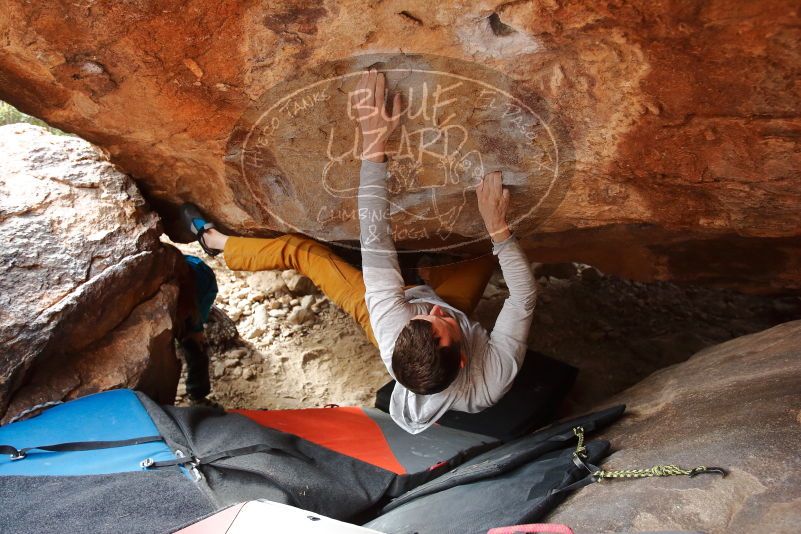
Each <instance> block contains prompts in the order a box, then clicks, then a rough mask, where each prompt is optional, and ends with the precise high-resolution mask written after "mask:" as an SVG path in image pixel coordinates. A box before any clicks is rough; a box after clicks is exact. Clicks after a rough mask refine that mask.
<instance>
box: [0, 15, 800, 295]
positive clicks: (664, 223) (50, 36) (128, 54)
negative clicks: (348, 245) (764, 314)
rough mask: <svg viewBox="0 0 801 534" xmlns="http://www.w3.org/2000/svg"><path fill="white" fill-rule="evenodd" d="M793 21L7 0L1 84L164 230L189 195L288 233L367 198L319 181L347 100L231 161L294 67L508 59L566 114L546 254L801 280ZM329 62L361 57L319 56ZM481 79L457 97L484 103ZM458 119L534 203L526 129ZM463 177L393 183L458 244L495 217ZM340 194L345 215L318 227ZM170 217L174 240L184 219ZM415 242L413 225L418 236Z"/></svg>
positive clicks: (554, 115) (292, 121) (532, 240)
mask: <svg viewBox="0 0 801 534" xmlns="http://www.w3.org/2000/svg"><path fill="white" fill-rule="evenodd" d="M799 17H801V13H799V10H798V6H797V3H796V2H793V1H791V0H771V1H768V2H756V3H755V2H752V1H748V0H737V1H734V2H732V1H722V0H721V1H712V2H707V1H701V0H690V1H689V2H675V1H667V2H647V1H644V0H638V1H631V2H620V1H613V2H600V3H599V2H585V1H579V0H568V1H565V2H555V1H543V2H536V1H522V2H517V1H515V2H506V1H501V0H482V1H479V2H451V3H441V2H425V1H420V0H408V1H391V2H389V1H388V2H377V3H367V4H365V2H363V1H356V0H348V1H344V2H332V1H329V2H324V3H320V4H309V3H308V2H301V1H300V0H290V1H281V2H262V1H251V2H239V3H237V2H223V3H219V2H211V1H209V0H191V1H189V2H177V1H172V0H170V1H166V2H144V3H142V2H139V3H126V4H120V3H117V2H112V1H97V2H67V1H56V2H48V3H45V4H42V3H37V2H22V1H20V0H11V1H9V2H6V3H5V5H4V14H3V17H2V18H0V36H2V37H3V39H2V40H0V98H3V99H5V100H8V101H10V102H11V103H12V104H14V105H16V106H18V107H19V108H20V109H22V110H23V111H25V112H27V113H31V114H33V115H36V116H38V117H41V118H44V119H46V120H47V121H48V122H50V123H52V124H54V125H56V126H58V127H60V128H63V129H65V130H68V131H71V132H76V133H78V134H80V135H81V136H83V137H85V138H86V139H89V140H90V141H92V142H94V143H96V144H98V145H100V146H102V147H104V148H105V149H106V150H107V151H108V152H109V154H110V155H111V158H112V161H114V162H116V163H118V164H120V165H121V166H122V167H123V168H125V169H126V170H127V171H128V172H130V173H131V174H132V175H133V176H135V177H136V178H137V181H138V183H139V184H140V185H141V186H142V187H143V190H144V191H145V193H146V195H147V196H148V197H149V198H151V199H153V201H154V204H155V205H156V207H157V209H158V210H159V211H160V212H161V213H163V214H164V215H165V216H166V217H167V219H168V222H170V219H171V220H173V221H174V220H175V217H174V215H175V211H174V208H175V207H176V206H177V205H178V204H179V203H180V202H181V201H184V200H193V201H195V202H197V203H199V204H201V205H202V206H203V207H204V208H205V209H207V210H208V211H209V212H210V213H211V214H212V215H213V217H214V218H215V219H217V220H218V221H220V222H221V223H222V224H223V225H224V226H227V227H228V228H229V229H231V230H233V231H236V232H238V233H244V234H259V233H265V232H267V231H270V230H287V229H288V228H287V226H294V227H295V228H299V229H301V230H304V231H307V233H310V234H311V235H314V236H315V237H318V238H321V239H332V238H335V239H342V240H345V241H347V240H352V239H354V238H355V234H354V228H355V224H354V221H353V213H352V205H353V204H352V202H353V201H352V198H351V199H349V200H348V198H345V199H343V198H336V199H334V201H331V200H330V199H328V198H327V197H325V196H324V195H325V192H326V191H328V190H327V189H326V187H333V188H334V189H337V186H343V185H347V184H343V183H340V182H341V180H340V181H337V180H334V181H333V182H328V183H326V182H325V180H323V181H322V182H321V173H320V170H321V164H322V163H323V161H322V160H321V159H320V158H321V154H325V153H326V150H327V148H331V146H333V147H334V148H336V149H337V150H338V153H342V150H340V149H342V148H343V147H344V146H345V145H346V144H347V143H346V141H347V139H349V137H348V135H346V133H342V134H341V135H339V134H337V135H338V136H335V138H334V141H335V142H334V143H333V144H332V145H328V144H327V143H326V140H327V137H326V134H328V133H330V131H332V127H331V125H334V126H337V127H340V126H343V125H344V126H347V125H348V119H347V117H346V116H345V106H344V105H343V104H342V103H341V101H342V97H341V96H340V95H341V94H344V93H339V92H337V91H334V90H332V91H331V92H330V93H326V94H328V95H333V96H332V98H331V99H326V98H325V94H323V93H322V92H321V93H320V94H317V95H315V94H312V93H307V94H304V95H303V96H304V97H303V98H300V99H297V100H295V101H294V102H293V103H292V106H291V107H289V108H283V111H284V112H286V113H284V115H283V116H284V117H285V118H287V119H288V120H287V121H286V122H283V123H281V135H280V136H278V137H275V138H274V139H275V140H276V143H277V144H273V145H270V144H269V143H267V145H265V146H266V147H267V148H265V149H264V150H262V151H261V152H258V151H257V152H252V151H251V152H248V154H250V155H251V156H253V157H252V161H250V163H251V164H252V166H253V167H255V170H256V171H257V172H255V174H254V175H248V173H246V172H240V171H238V170H236V168H235V167H236V166H235V165H232V162H235V160H236V158H237V157H238V156H241V155H242V154H244V153H245V152H247V151H245V150H243V149H242V147H243V146H244V145H243V144H242V143H244V141H243V139H239V138H237V135H239V134H242V133H243V132H248V131H251V130H252V128H250V127H251V126H252V125H256V124H257V123H258V122H259V117H261V113H262V111H264V110H265V106H267V105H268V104H269V103H270V98H271V96H270V95H271V94H274V93H275V94H278V95H280V96H282V97H283V96H285V95H288V94H289V92H288V91H286V89H288V88H289V87H291V84H292V82H289V85H282V84H285V83H286V81H287V80H293V79H301V80H306V81H309V80H313V79H315V76H322V75H326V76H327V75H330V74H331V72H332V71H331V69H334V70H336V69H337V68H339V69H340V70H339V71H337V72H339V73H341V72H343V70H342V69H344V71H347V70H348V69H349V68H350V69H352V68H355V67H361V66H365V65H364V64H363V63H365V62H368V63H369V60H364V61H361V60H355V59H354V60H347V58H352V57H354V56H356V55H359V54H376V53H384V54H392V55H394V57H395V59H394V60H397V61H407V60H408V61H412V60H411V59H408V58H409V57H411V56H406V55H404V54H435V55H437V56H440V57H448V58H453V60H454V61H467V62H469V63H470V65H471V67H469V68H468V70H469V71H470V72H472V70H470V69H478V70H479V71H480V70H481V69H489V68H491V69H495V71H496V72H498V73H500V74H499V77H500V79H501V81H499V82H497V83H495V82H493V83H495V86H498V85H500V86H502V88H508V89H509V90H510V91H511V93H512V94H513V95H515V96H517V97H519V98H520V99H522V100H523V101H525V102H528V103H531V102H539V103H543V106H544V109H546V110H549V111H548V112H547V113H546V114H545V116H544V117H543V118H544V121H542V122H543V123H545V124H552V125H557V124H558V125H560V128H558V129H557V130H558V132H557V136H556V137H557V141H558V143H557V144H558V145H560V148H566V149H567V150H566V154H563V155H566V156H567V159H566V160H565V163H566V166H565V168H567V169H569V170H570V172H568V173H565V174H564V175H561V177H560V181H559V185H560V187H562V188H563V189H562V190H561V191H560V194H559V199H558V202H556V203H551V204H550V205H548V206H547V208H548V209H547V210H546V211H545V212H544V213H541V214H539V215H538V216H534V217H531V218H529V219H526V220H522V221H521V222H520V224H519V225H518V229H519V231H520V233H521V235H525V236H526V239H525V243H526V246H527V247H528V249H529V250H530V251H531V253H532V257H533V258H534V257H536V258H537V260H538V261H549V262H554V261H565V260H570V261H582V262H584V263H588V264H592V265H596V266H598V267H599V268H601V269H602V270H603V271H604V272H608V273H613V274H618V275H622V276H625V277H630V278H635V279H643V280H644V279H671V280H677V281H692V282H696V283H707V284H716V285H722V286H730V287H732V286H736V287H739V288H743V289H751V290H759V291H779V290H782V289H787V288H792V289H795V290H798V289H799V288H801V274H799V273H801V268H800V267H801V210H799V209H798V205H799V199H800V198H801V180H799V169H801V160H800V159H799V158H801V150H799V139H801V137H800V136H799V131H801V119H799V115H798V110H799V109H801V84H799V83H798V80H799V79H801V72H800V71H799V69H801V52H800V51H799V47H798V43H799V42H801V30H799V27H801V25H799ZM330 58H346V59H345V60H343V61H341V62H340V63H336V64H334V67H330V65H329V67H328V68H321V67H318V65H321V64H323V63H325V62H326V61H328V60H329V59H330ZM394 60H393V61H394ZM391 62H392V61H388V62H385V63H391ZM452 70H453V69H452ZM456 70H459V71H460V72H461V69H460V68H457V69H456ZM504 80H505V81H504ZM432 81H435V80H433V78H432ZM496 81H497V80H496ZM407 82H408V83H411V82H410V81H408V80H407ZM407 82H402V81H398V83H399V84H400V87H401V88H404V87H405V86H404V85H403V83H407ZM304 83H305V82H304ZM393 83H394V82H393ZM408 83H407V85H408ZM346 85H347V84H345V86H343V87H344V90H347V88H348V87H347V86H346ZM343 87H339V86H337V87H335V89H340V90H343ZM432 87H433V86H432ZM472 87H473V88H472V89H469V88H467V89H465V88H462V89H459V91H464V93H459V95H460V97H462V98H463V99H464V98H467V99H470V100H471V102H475V103H479V102H481V101H482V100H481V98H480V96H481V94H480V92H481V91H480V89H478V88H477V86H476V85H475V84H474V85H473V86H472ZM406 88H408V87H406ZM418 88H419V85H418ZM271 91H272V92H271ZM457 92H458V91H457ZM432 94H433V93H430V94H429V96H431V98H433V96H432ZM418 95H419V93H418ZM407 96H408V95H407ZM318 97H319V98H318ZM334 97H335V98H334ZM265 98H266V100H265ZM451 107H454V106H451ZM477 107H478V105H477ZM314 110H325V114H323V115H320V114H315V112H314ZM461 111H464V110H463V109H459V110H457V111H456V112H457V115H456V117H457V118H458V119H459V121H463V122H462V123H461V125H462V126H464V127H465V128H466V131H468V132H482V133H485V134H487V135H483V136H479V137H478V138H477V139H474V140H473V141H472V142H471V143H472V144H471V143H468V144H467V145H464V147H463V148H464V150H468V149H472V148H477V150H478V152H479V153H481V154H482V155H484V156H486V157H487V158H488V159H487V160H486V161H487V162H488V163H487V164H488V165H500V166H503V167H504V168H510V169H512V170H513V171H514V172H513V173H512V176H510V180H511V181H510V185H513V186H515V187H516V188H517V189H516V190H517V191H518V192H519V191H525V194H518V195H517V196H515V197H514V198H515V202H516V203H517V204H515V205H514V206H513V207H514V209H515V210H517V212H520V210H523V209H524V208H525V207H527V206H531V205H532V204H534V203H535V202H536V201H537V200H538V198H539V197H540V196H541V195H542V191H538V190H537V188H536V187H534V186H532V176H539V175H538V174H537V172H536V171H537V170H538V169H539V170H541V166H539V165H538V163H537V162H538V161H539V162H540V163H541V161H540V160H537V159H536V158H534V159H531V158H529V159H527V157H528V156H527V155H526V153H522V152H521V151H520V145H519V144H518V143H516V142H515V140H516V139H517V138H516V137H515V135H517V134H514V133H513V132H512V129H511V128H505V127H503V126H504V124H506V125H507V126H514V124H512V123H511V122H509V123H504V122H503V121H504V120H506V119H508V117H505V118H503V117H502V118H500V119H499V123H498V124H499V127H498V128H497V129H498V131H500V132H502V133H499V134H498V135H497V136H494V135H491V134H489V133H487V132H491V130H490V128H489V127H487V123H486V122H484V123H482V122H481V121H482V120H484V119H486V117H483V119H482V116H481V113H478V114H476V116H475V117H472V116H462V115H459V112H461ZM524 115H526V113H524ZM529 115H530V114H529ZM529 115H526V117H528V118H529V119H530V118H531V117H529ZM321 117H322V118H321ZM325 117H328V118H329V121H328V123H330V124H328V123H327V124H323V123H322V122H320V121H321V120H322V119H324V118H325ZM443 117H445V115H444V114H443ZM521 124H522V123H521ZM287 125H288V126H287ZM310 125H313V126H314V127H313V128H312V127H311V126H310ZM451 125H452V123H451ZM284 126H287V127H286V128H285V127H284ZM435 126H436V127H439V126H443V128H444V127H447V126H448V125H447V121H443V122H442V123H439V124H437V125H435ZM345 130H347V128H345ZM235 133H236V134H237V135H233V137H232V134H235ZM518 133H519V132H518ZM351 134H352V132H351ZM543 138H544V137H543ZM273 146H277V147H280V150H271V149H270V147H273ZM415 146H416V147H417V148H419V147H420V146H421V143H417V145H415ZM468 152H469V150H468ZM538 154H540V155H542V156H543V157H551V156H553V153H552V152H549V150H544V152H542V153H538ZM428 155H430V154H428ZM462 155H463V154H462V153H459V154H458V156H462ZM464 155H466V154H464ZM457 159H458V158H457ZM226 161H227V162H228V165H226ZM460 161H471V160H470V159H469V158H467V159H464V160H460ZM338 163H343V164H344V165H346V167H345V168H347V169H352V168H354V166H355V161H354V159H353V158H350V159H348V160H347V161H345V160H343V161H338ZM450 163H452V162H449V164H450ZM422 165H423V168H425V169H430V168H432V167H435V166H436V165H434V164H433V163H431V162H430V161H429V162H427V161H423V162H422ZM347 166H350V167H347ZM232 169H233V170H232ZM326 169H328V167H326ZM460 169H461V170H464V169H465V168H464V167H460ZM457 171H459V169H457ZM527 173H528V174H527ZM326 176H327V175H325V174H323V177H324V178H325V177H326ZM455 176H456V177H455V178H454V179H455V180H456V182H458V184H456V182H454V184H456V185H454V184H451V183H450V182H448V183H447V184H446V185H448V184H450V185H454V187H456V191H455V192H454V191H453V190H448V191H450V192H449V193H448V194H445V195H442V196H441V198H440V200H441V202H440V203H439V204H436V203H435V204H434V205H432V204H431V199H430V198H429V197H427V196H425V195H421V194H419V193H420V191H421V190H422V189H420V188H418V189H415V190H414V191H411V190H407V191H406V192H405V193H406V194H405V196H402V197H400V201H399V203H398V205H399V206H400V207H401V208H403V209H404V210H407V211H409V212H413V213H415V214H416V215H417V216H420V217H421V219H420V220H422V221H423V222H422V225H421V227H420V228H418V229H417V230H419V231H420V232H424V233H425V234H426V235H431V236H433V235H435V234H436V233H437V232H438V231H439V230H441V229H442V222H443V220H444V221H445V222H446V223H447V226H448V228H446V230H448V232H446V233H447V234H448V236H449V237H448V238H449V239H456V240H459V239H465V238H468V237H470V236H471V235H473V233H474V232H478V231H479V230H480V224H477V223H478V219H477V218H476V216H475V215H476V214H475V211H474V210H475V208H474V206H473V205H472V204H471V202H472V199H471V198H470V196H469V195H467V196H465V195H461V194H459V191H463V190H464V187H465V183H467V182H469V180H468V181H467V182H465V181H459V180H458V178H460V177H459V172H456V175H455ZM304 177H305V178H304ZM348 177H351V179H354V178H353V177H352V172H351V171H349V172H345V173H342V174H341V179H342V180H345V179H347V178H348ZM424 178H426V176H424ZM428 178H430V176H429V177H428ZM562 178H564V179H562ZM407 185H408V184H407ZM417 185H419V184H417ZM423 185H426V184H423ZM428 185H431V184H428ZM468 185H469V184H468ZM534 185H536V184H534ZM413 186H414V187H416V185H414V184H413ZM348 187H352V182H350V185H348ZM414 187H412V189H414ZM460 188H461V189H460ZM345 189H347V187H342V188H340V189H338V190H342V191H344V190H345ZM345 196H346V197H347V195H345ZM349 202H350V203H349ZM327 207H333V208H336V209H335V210H333V211H330V212H325V213H324V214H323V215H324V217H323V218H322V219H321V218H320V214H321V211H320V210H323V209H326V208H327ZM433 208H436V209H435V211H436V213H435V215H437V217H430V215H431V214H430V213H429V212H430V211H431V209H433ZM460 208H464V209H461V212H460V211H459V209H460ZM276 216H278V217H276ZM398 217H401V216H400V215H398ZM279 219H280V220H279ZM287 219H289V222H290V223H291V224H289V225H288V224H285V223H286V222H287ZM282 221H283V222H282ZM289 229H291V228H289ZM170 233H171V235H172V236H173V237H178V236H179V235H178V234H179V233H178V231H177V227H175V226H172V229H171V231H170ZM419 235H420V233H419V232H417V233H415V232H408V233H407V234H405V235H399V236H396V237H398V238H399V241H401V242H402V245H404V246H411V245H413V244H414V243H413V241H414V239H415V238H416V237H419ZM623 251H625V253H624V252H623Z"/></svg>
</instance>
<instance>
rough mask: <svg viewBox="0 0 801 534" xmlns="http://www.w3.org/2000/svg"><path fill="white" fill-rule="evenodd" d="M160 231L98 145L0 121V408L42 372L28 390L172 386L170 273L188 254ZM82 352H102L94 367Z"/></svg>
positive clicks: (158, 389) (160, 392)
mask: <svg viewBox="0 0 801 534" xmlns="http://www.w3.org/2000/svg"><path fill="white" fill-rule="evenodd" d="M160 235H161V225H160V222H159V217H158V215H156V213H154V212H153V211H152V210H150V209H149V208H148V207H147V206H146V204H145V201H144V199H143V198H142V196H141V195H140V194H139V191H138V190H137V188H136V186H135V184H134V183H133V181H132V180H130V179H129V178H128V177H127V176H126V175H124V174H122V173H121V172H119V171H118V170H117V169H115V168H114V166H113V165H112V164H111V163H109V162H108V161H107V160H106V159H105V158H104V156H103V155H102V153H101V152H100V151H99V150H97V149H96V148H95V147H93V146H91V145H90V144H89V143H87V142H86V141H83V140H81V139H79V138H76V137H71V136H56V135H53V134H50V133H48V132H47V131H45V130H44V129H42V128H39V127H36V126H30V125H10V126H3V127H0V242H2V243H3V246H2V247H0V339H2V342H3V350H2V353H0V416H1V415H2V414H4V413H5V412H6V407H7V405H8V402H9V400H10V399H11V398H13V397H14V395H15V392H17V391H18V390H19V389H20V388H21V387H22V386H23V385H25V384H26V383H28V382H29V381H31V380H34V378H35V380H36V385H34V386H32V387H33V388H34V389H35V390H36V393H35V394H31V395H30V398H34V397H35V398H46V400H55V399H61V398H69V397H71V396H74V395H76V394H77V392H83V393H87V392H91V391H97V390H99V389H103V388H105V387H114V386H120V385H125V386H142V387H144V388H145V389H148V390H149V391H152V392H153V393H154V394H156V396H157V397H159V398H162V399H165V400H167V399H169V398H170V394H169V393H168V391H169V389H170V387H173V388H174V385H173V386H170V384H172V382H173V378H177V377H173V376H172V373H171V371H170V372H166V371H169V370H170V369H173V368H174V366H175V364H174V363H170V360H171V359H172V360H174V359H175V355H174V351H173V349H172V348H171V347H172V345H171V334H170V333H171V332H172V319H170V318H171V317H172V316H173V314H174V312H175V294H174V293H175V290H174V288H173V289H169V286H165V284H169V283H172V279H173V272H174V267H175V264H176V261H180V255H179V254H178V253H177V251H176V250H175V249H173V248H172V247H169V248H168V247H166V246H164V245H162V244H161V243H160V241H159V236H160ZM137 310H138V311H137ZM114 331H117V334H112V332H114ZM117 335H118V336H121V337H117ZM140 336H144V337H141V338H140ZM148 347H150V349H152V351H153V358H154V360H153V361H150V355H149V353H150V349H148ZM83 357H86V358H87V360H86V362H88V361H94V362H98V365H100V363H99V362H105V363H103V365H102V366H100V367H99V368H98V371H97V372H96V373H95V372H92V371H91V370H90V367H91V366H90V365H89V364H88V363H86V362H83V361H82V358H83ZM111 368H117V369H118V371H116V372H114V373H111V374H110V375H109V376H105V377H104V376H102V375H103V374H104V373H106V372H107V371H108V370H109V369H111ZM62 370H63V373H64V376H62V377H60V378H59V380H63V381H62V382H59V384H58V385H57V386H54V389H53V390H51V391H50V394H47V393H46V392H45V390H44V389H43V386H42V384H44V383H46V382H48V381H49V380H50V379H51V378H53V379H56V378H57V377H51V376H45V375H46V374H47V373H48V372H51V371H52V372H53V373H61V372H62ZM97 373H99V374H97ZM56 381H57V382H58V380H56ZM173 391H174V389H173ZM21 398H22V397H20V399H21ZM20 402H21V401H20ZM17 405H21V404H19V403H17Z"/></svg>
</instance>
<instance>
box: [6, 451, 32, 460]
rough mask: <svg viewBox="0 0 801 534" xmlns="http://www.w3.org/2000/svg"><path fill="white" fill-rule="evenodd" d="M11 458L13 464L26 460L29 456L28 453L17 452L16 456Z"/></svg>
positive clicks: (13, 455)
mask: <svg viewBox="0 0 801 534" xmlns="http://www.w3.org/2000/svg"><path fill="white" fill-rule="evenodd" d="M10 456H11V461H12V462H13V461H14V460H22V459H24V458H25V457H26V456H28V453H27V452H25V451H17V453H16V454H12V455H10Z"/></svg>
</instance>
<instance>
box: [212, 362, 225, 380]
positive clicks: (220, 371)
mask: <svg viewBox="0 0 801 534" xmlns="http://www.w3.org/2000/svg"><path fill="white" fill-rule="evenodd" d="M224 374H225V365H223V364H222V363H221V362H217V363H215V364H214V369H212V376H213V377H214V378H222V376H223V375H224Z"/></svg>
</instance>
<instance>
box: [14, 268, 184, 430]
mask: <svg viewBox="0 0 801 534" xmlns="http://www.w3.org/2000/svg"><path fill="white" fill-rule="evenodd" d="M177 296H178V287H177V286H175V285H173V284H164V285H163V286H162V287H161V288H160V289H159V292H158V293H157V294H156V295H155V296H154V297H153V298H151V299H149V300H147V301H145V302H143V303H142V304H140V305H138V306H137V307H136V308H134V310H133V311H132V312H131V315H130V316H129V317H128V318H127V319H125V321H123V322H122V324H120V325H118V326H117V327H116V328H114V330H112V331H111V332H109V333H108V334H106V335H105V336H104V337H103V338H102V339H100V340H99V341H96V342H95V343H93V344H92V345H91V346H89V347H87V348H85V349H84V350H82V351H80V352H74V353H71V354H64V355H62V356H61V357H54V358H50V359H48V360H44V361H42V362H41V363H39V364H38V365H36V366H35V367H34V369H33V370H32V372H31V373H29V376H28V377H27V378H26V380H25V385H24V386H22V387H21V388H20V389H19V390H18V391H16V392H15V393H14V395H13V396H12V398H11V402H10V403H9V406H8V410H7V416H6V418H5V419H6V420H8V419H9V418H10V417H13V416H14V415H16V414H18V413H20V412H22V411H23V410H25V409H27V408H29V407H31V406H35V405H37V404H40V403H42V402H47V401H53V400H70V399H75V398H78V397H83V396H85V395H90V394H92V393H97V392H99V391H106V390H109V389H117V388H130V389H137V390H139V391H142V392H144V393H145V394H147V395H148V396H149V397H150V398H152V399H153V400H155V401H156V402H159V403H163V404H172V403H173V401H174V400H175V392H176V389H177V387H178V379H179V376H180V365H179V363H178V360H177V359H176V357H175V346H174V337H173V329H174V324H173V317H172V310H174V309H175V304H176V299H177ZM4 422H5V421H4Z"/></svg>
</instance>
